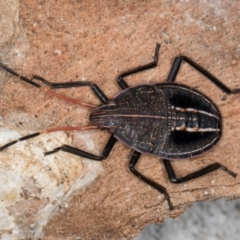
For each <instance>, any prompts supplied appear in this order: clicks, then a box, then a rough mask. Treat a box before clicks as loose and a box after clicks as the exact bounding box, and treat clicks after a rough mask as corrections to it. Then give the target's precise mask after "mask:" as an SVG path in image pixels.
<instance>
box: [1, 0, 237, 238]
mask: <svg viewBox="0 0 240 240" xmlns="http://www.w3.org/2000/svg"><path fill="white" fill-rule="evenodd" d="M16 11H17V10H16ZM19 13H20V22H19V25H20V30H19V28H18V27H16V28H15V29H16V31H13V32H14V33H12V35H11V37H10V38H9V39H10V40H4V41H3V43H5V44H2V43H1V44H2V45H4V46H3V47H2V48H3V50H2V52H3V53H4V55H3V54H1V61H3V62H5V63H6V64H8V65H9V66H11V67H12V68H14V69H15V70H16V71H18V72H19V73H22V74H24V75H26V76H28V77H31V76H32V74H37V75H40V76H42V77H44V78H46V79H48V80H50V81H53V82H61V81H77V80H78V81H79V80H88V81H93V82H95V83H96V84H98V86H100V87H101V89H102V90H103V91H104V92H105V93H106V95H107V96H109V98H111V97H113V96H114V95H115V94H117V93H118V92H119V86H118V85H117V83H116V77H117V76H118V74H119V73H120V72H122V71H124V70H126V69H129V68H132V67H135V66H138V65H141V64H145V63H148V62H149V61H151V60H152V56H153V53H154V49H155V44H156V42H159V43H161V44H162V45H161V51H160V58H159V64H158V67H157V68H156V69H154V70H149V71H146V72H144V73H142V74H137V75H136V76H132V77H129V78H128V79H127V81H128V83H129V85H136V84H139V83H150V82H151V83H157V82H163V81H164V79H165V78H166V76H167V74H168V72H169V69H170V67H171V64H172V62H173V59H174V57H175V56H177V55H179V54H184V55H187V56H189V57H190V58H192V59H193V60H195V61H197V62H198V63H199V64H201V65H202V66H204V67H205V68H207V69H208V70H209V71H211V72H212V73H214V74H215V75H216V76H218V77H219V78H220V79H221V80H222V81H223V82H224V83H225V84H226V85H228V86H229V87H231V88H240V80H239V79H240V70H239V69H240V28H239V21H240V2H239V1H238V0H234V1H230V0H228V1H226V0H211V1H201V2H200V1H161V2H160V1H157V0H149V1H148V0H145V1H141V2H139V1H125V0H122V1H117V0H113V1H105V0H101V1H93V0H90V1H68V2H66V1H63V0H59V1H54V0H51V1H29V0H22V1H21V3H20V9H19ZM14 16H15V17H16V16H17V13H16V14H15V15H14ZM1 20H2V18H1ZM6 21H8V20H6ZM14 26H18V23H16V25H14ZM6 42H9V46H8V45H6ZM2 45H1V46H2ZM10 49H11V51H10ZM1 72H2V71H1ZM9 79H10V78H9ZM2 81H3V80H1V83H2ZM177 81H179V82H181V83H185V84H187V85H189V86H192V87H193V88H195V89H197V90H199V91H202V92H204V93H205V94H206V95H207V96H208V97H210V98H211V99H212V100H214V102H215V103H216V104H217V106H218V107H219V109H220V110H221V113H222V117H223V119H224V122H223V128H224V133H223V137H222V139H221V141H220V142H219V144H218V145H217V146H216V147H215V148H214V149H212V150H211V151H209V152H208V153H206V154H204V155H202V156H200V157H197V158H195V159H192V160H191V161H189V160H181V163H180V161H176V162H174V167H175V168H176V171H177V173H178V175H179V176H183V175H185V174H187V173H190V172H193V171H195V170H197V169H200V168H202V167H204V166H206V165H208V164H210V163H213V162H215V161H216V160H217V161H219V162H221V163H223V164H224V165H226V166H227V167H228V168H229V169H231V170H233V171H234V172H236V173H239V172H240V167H239V164H238V162H239V161H238V159H239V153H240V151H239V146H238V142H239V136H240V128H239V119H240V107H239V103H240V95H235V96H233V95H232V96H227V95H226V94H224V93H223V92H222V91H220V90H219V89H218V88H216V86H214V85H213V84H211V83H209V81H207V80H206V79H205V78H204V77H203V76H201V75H200V74H198V73H197V72H196V71H194V70H193V69H191V68H190V67H189V66H187V65H184V66H183V67H182V69H181V71H180V74H179V77H178V79H177ZM59 92H61V93H63V92H64V94H66V95H68V96H72V97H74V98H77V99H81V100H83V101H86V102H92V103H94V104H98V103H99V101H98V100H97V99H96V97H95V96H94V95H93V94H92V92H91V90H90V89H88V88H84V89H68V90H60V91H59ZM2 96H4V97H2V98H1V112H0V114H1V116H2V117H3V119H6V118H7V117H9V116H12V114H13V115H18V114H22V113H24V114H27V115H28V116H30V117H32V116H34V115H37V116H38V121H37V124H36V125H37V129H40V128H46V127H50V126H61V125H74V124H77V125H85V124H87V122H88V114H89V113H90V111H89V110H88V109H84V108H82V107H79V106H77V105H71V104H69V103H65V102H63V101H61V100H56V99H53V98H51V97H49V96H46V95H44V93H42V92H39V91H38V90H37V89H33V87H31V86H27V85H26V84H23V83H21V82H19V81H18V80H17V79H16V78H11V79H10V80H9V81H7V82H6V85H4V87H3V89H2ZM12 119H13V120H11V121H13V122H14V118H12ZM16 119H17V118H16ZM22 121H23V122H24V119H22ZM21 129H24V130H25V131H28V130H29V131H33V130H34V129H33V124H32V122H31V121H25V122H24V126H23V127H22V128H21ZM22 131H23V130H22ZM24 133H26V132H24ZM70 136H71V137H72V138H73V145H74V146H76V147H79V148H82V149H85V150H88V151H91V152H93V153H101V150H102V149H103V147H104V145H105V143H106V141H107V139H108V138H109V134H108V133H106V132H99V131H89V132H88V133H84V134H83V133H77V134H71V135H70ZM82 136H84V137H82ZM86 139H90V140H88V141H85V140H86ZM130 156H131V150H129V149H128V148H127V147H126V146H125V145H124V144H122V143H119V142H118V143H117V144H116V145H115V147H114V149H113V151H112V153H111V154H110V156H109V158H108V160H106V161H104V162H103V163H102V165H103V169H104V171H103V172H102V174H100V175H99V177H98V179H97V180H96V181H94V182H93V183H92V184H91V185H89V186H88V188H85V189H83V190H82V191H81V192H80V191H78V194H77V195H75V196H74V197H73V198H72V200H71V201H69V203H68V205H65V206H62V208H61V209H60V210H59V211H56V214H55V216H54V217H53V218H52V219H51V221H50V222H49V223H48V224H47V225H46V227H45V228H44V230H43V233H44V235H45V239H66V238H70V239H71V238H72V239H75V238H79V239H131V238H132V237H133V236H135V235H137V234H138V232H139V231H140V230H141V229H142V228H143V227H144V225H146V224H148V223H153V222H162V221H164V219H165V218H166V217H168V216H170V217H177V216H179V215H180V214H181V213H182V212H184V211H185V210H186V209H187V208H188V207H189V206H190V205H191V204H192V203H193V202H195V201H204V200H213V199H217V198H220V197H228V198H237V197H239V196H240V187H239V177H237V178H236V179H233V178H231V177H230V176H229V175H227V174H226V173H224V172H223V171H220V170H219V171H216V172H214V173H212V174H209V175H208V176H205V177H203V178H199V179H197V180H194V181H191V182H188V183H186V184H182V185H174V184H171V183H169V181H168V179H167V176H166V172H165V170H164V169H163V165H162V164H161V161H159V159H158V158H156V157H152V156H151V157H150V156H142V157H141V161H140V164H139V166H138V169H139V170H140V171H142V172H143V173H144V174H145V175H147V176H150V177H151V178H153V179H154V180H156V181H157V182H159V183H161V184H162V185H163V186H165V187H166V188H167V189H168V192H169V194H170V197H171V199H172V202H173V204H174V206H175V210H174V211H171V212H169V210H168V205H167V203H166V201H165V200H164V197H163V195H161V194H159V193H158V192H156V191H154V190H153V189H151V188H150V187H148V186H146V185H145V184H144V183H142V182H140V181H139V180H138V179H136V178H135V177H134V176H133V175H132V174H131V173H130V171H129V170H128V161H129V158H130ZM69 158H71V156H69ZM65 164H66V165H67V164H68V160H67V159H66V160H65ZM88 171H89V172H91V170H90V169H88ZM9 231H10V230H9ZM33 236H37V235H34V234H33ZM39 236H40V235H39Z"/></svg>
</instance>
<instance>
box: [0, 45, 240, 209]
mask: <svg viewBox="0 0 240 240" xmlns="http://www.w3.org/2000/svg"><path fill="white" fill-rule="evenodd" d="M159 48H160V45H159V44H157V46H156V50H155V56H154V61H153V62H151V63H149V64H146V65H143V66H140V67H137V68H135V69H132V70H129V71H126V72H124V73H122V74H121V75H120V76H119V77H118V80H117V81H118V84H119V85H120V87H121V88H122V89H123V91H122V92H120V93H119V94H118V95H117V96H115V97H114V98H113V99H111V100H108V98H107V97H106V96H105V94H104V93H103V92H102V91H101V90H100V88H99V87H98V86H97V85H96V84H94V83H92V82H87V81H81V82H65V83H51V82H48V81H47V80H45V79H44V78H42V77H39V76H36V75H35V76H33V78H32V79H28V78H26V77H24V76H21V75H19V74H18V73H16V72H15V71H13V70H12V69H10V68H8V67H7V66H5V65H4V64H3V63H0V66H1V67H2V68H3V69H4V70H6V71H7V72H9V73H11V74H13V75H15V76H16V77H18V78H19V79H20V80H22V81H25V82H27V83H29V84H31V85H33V86H34V87H37V88H39V89H40V90H43V91H45V92H46V93H48V94H50V95H53V96H55V97H58V98H61V99H63V100H66V101H70V102H73V103H76V104H80V105H82V106H86V107H90V108H94V109H93V111H92V113H91V114H90V118H89V119H90V122H91V123H92V125H89V126H84V127H70V126H67V127H56V128H49V129H46V130H44V131H40V132H37V133H34V134H30V135H27V136H24V137H21V138H19V139H18V140H15V141H12V142H10V143H7V144H5V145H4V146H2V147H0V151H2V150H4V149H6V148H7V147H9V146H11V145H13V144H15V143H17V142H18V141H23V140H26V139H29V138H32V137H36V136H38V135H40V134H42V133H48V132H53V131H69V130H87V129H95V128H99V129H106V130H108V131H109V132H110V133H111V137H110V139H109V141H108V143H107V144H106V146H105V148H104V150H103V152H102V154H101V155H100V156H97V155H93V154H91V153H88V152H85V151H83V150H80V149H77V148H74V147H71V146H68V145H63V146H60V147H58V148H55V149H53V150H52V151H49V152H46V153H45V154H46V155H48V154H52V153H56V152H57V151H60V150H62V151H66V152H69V153H71V154H75V155H78V156H81V157H84V158H88V159H90V160H95V161H102V160H104V159H106V158H107V157H108V155H109V153H110V151H111V150H112V148H113V146H114V144H115V142H116V140H117V139H118V140H120V141H122V142H123V143H125V144H126V145H127V146H129V147H130V148H132V149H134V153H133V155H132V158H131V160H130V163H129V168H130V170H131V172H132V173H133V174H134V175H136V176H137V177H138V178H140V179H141V180H142V181H144V182H145V183H147V184H148V185H150V186H152V187H153V188H154V189H156V190H158V191H159V192H160V193H162V194H164V195H165V198H166V200H167V201H168V205H169V208H170V209H173V205H172V203H171V201H170V198H169V195H168V193H167V191H166V189H165V188H164V187H162V186H161V185H159V184H158V183H156V182H154V181H152V180H150V179H149V178H147V177H145V176H144V175H143V174H142V173H140V172H139V171H137V170H136V168H135V166H136V164H137V162H138V160H139V157H140V155H141V153H146V154H152V155H155V156H158V157H160V158H162V159H163V163H164V166H165V168H166V171H167V174H168V177H169V179H170V181H171V182H172V183H183V182H186V181H188V180H191V179H194V178H198V177H200V176H203V175H205V174H207V173H210V172H212V171H215V170H217V169H219V168H221V169H222V170H224V171H226V172H227V173H229V174H230V175H231V176H233V177H236V174H235V173H234V172H232V171H230V170H228V169H227V168H226V167H225V166H223V165H222V164H219V163H213V164H211V165H209V166H207V167H205V168H203V169H201V170H198V171H196V172H194V173H191V174H188V175H187V176H185V177H181V178H177V177H176V175H175V172H174V170H173V167H172V165H171V161H170V160H175V159H181V158H190V157H193V156H197V155H199V154H201V153H204V152H205V151H207V150H208V149H210V148H212V147H213V146H214V145H215V144H216V143H217V142H218V141H219V139H220V137H221V133H222V119H221V114H220V112H219V110H218V108H217V107H216V106H215V104H214V103H213V102H212V101H211V100H210V99H208V98H207V97H206V96H204V95H203V94H202V93H200V92H198V91H196V90H193V89H191V88H189V87H187V86H185V85H182V84H176V83H175V79H176V76H177V73H178V71H179V68H180V66H181V63H182V61H185V62H187V63H188V64H189V65H191V66H192V67H193V68H195V69H196V70H197V71H199V72H200V73H201V74H203V75H204V76H205V77H206V78H207V79H209V80H210V81H211V82H212V83H213V84H215V85H216V86H217V87H218V88H220V89H221V90H222V91H224V92H225V93H226V94H235V93H238V92H239V91H240V89H234V90H231V89H229V88H228V87H227V86H226V85H224V84H223V83H222V82H221V81H220V80H219V79H217V78H216V77H215V76H213V75H212V74H211V73H210V72H208V71H207V70H206V69H204V68H202V67H201V66H199V65H198V64H197V63H195V62H194V61H192V60H190V59H189V58H188V57H186V56H179V57H177V58H176V59H175V61H174V63H173V65H172V68H171V70H170V73H169V75H168V78H167V81H166V82H165V83H159V84H144V85H139V86H135V87H129V86H128V85H127V83H126V82H125V81H124V77H127V76H129V75H131V74H134V73H138V72H141V71H144V70H146V69H150V68H154V67H156V66H157V62H158V52H159ZM34 80H35V81H34ZM39 82H40V83H41V84H42V85H40V84H39ZM82 86H89V87H91V88H92V90H93V92H94V93H95V95H96V96H97V97H98V98H99V99H100V101H101V102H102V105H100V106H95V105H92V104H89V103H84V102H80V101H78V100H75V99H71V98H68V97H66V96H63V95H61V94H58V93H56V92H54V91H52V90H51V89H57V88H70V87H82Z"/></svg>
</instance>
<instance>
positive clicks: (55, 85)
mask: <svg viewBox="0 0 240 240" xmlns="http://www.w3.org/2000/svg"><path fill="white" fill-rule="evenodd" d="M0 67H2V68H3V69H4V70H5V71H7V72H9V73H11V74H12V75H14V76H16V77H18V78H19V79H20V80H22V81H24V82H27V83H29V84H31V85H32V86H34V87H37V88H39V89H41V85H40V84H38V83H36V82H34V81H33V79H35V80H38V81H40V82H42V83H43V84H45V85H47V86H48V87H49V88H50V89H57V88H71V87H83V86H89V87H91V88H92V90H93V92H94V93H95V95H96V96H97V97H98V98H99V100H100V101H101V102H102V103H107V101H108V98H107V97H106V96H105V94H104V93H103V92H102V90H101V89H100V88H99V87H98V86H97V85H96V84H94V83H92V82H87V81H84V82H64V83H51V82H49V81H47V80H46V79H44V78H42V77H39V76H37V75H34V76H33V77H32V78H31V79H28V78H26V77H24V76H21V75H19V74H18V73H16V72H15V71H13V70H12V69H10V68H8V67H7V66H6V65H4V64H3V63H1V62H0Z"/></svg>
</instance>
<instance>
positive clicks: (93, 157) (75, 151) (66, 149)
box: [45, 135, 116, 161]
mask: <svg viewBox="0 0 240 240" xmlns="http://www.w3.org/2000/svg"><path fill="white" fill-rule="evenodd" d="M115 142H116V138H115V137H114V136H113V135H112V136H111V137H110V139H109V140H108V142H107V144H106V146H105V148H104V149H103V152H102V155H100V156H97V155H94V154H91V153H88V152H85V151H83V150H80V149H78V148H74V147H71V146H69V145H63V146H61V147H58V148H55V149H53V150H52V151H48V152H46V153H45V155H50V154H53V153H56V152H58V151H64V152H68V153H71V154H74V155H77V156H80V157H84V158H87V159H90V160H95V161H102V160H104V159H106V158H107V157H108V155H109V153H110V152H111V150H112V148H113V146H114V144H115Z"/></svg>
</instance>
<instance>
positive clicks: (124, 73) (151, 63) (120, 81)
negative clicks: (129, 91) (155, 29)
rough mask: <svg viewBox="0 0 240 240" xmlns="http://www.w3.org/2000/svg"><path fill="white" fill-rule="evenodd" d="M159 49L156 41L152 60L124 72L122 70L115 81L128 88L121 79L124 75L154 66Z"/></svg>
mask: <svg viewBox="0 0 240 240" xmlns="http://www.w3.org/2000/svg"><path fill="white" fill-rule="evenodd" d="M159 49H160V44H159V43H157V45H156V49H155V54H154V60H153V62H150V63H148V64H145V65H143V66H139V67H136V68H134V69H131V70H128V71H126V72H123V73H122V74H120V75H119V76H118V79H117V82H118V84H119V85H120V87H121V88H122V89H125V88H128V85H127V83H126V82H125V81H124V80H123V78H124V77H127V76H129V75H131V74H134V73H138V72H141V71H144V70H147V69H150V68H154V67H156V66H157V63H158V53H159Z"/></svg>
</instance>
